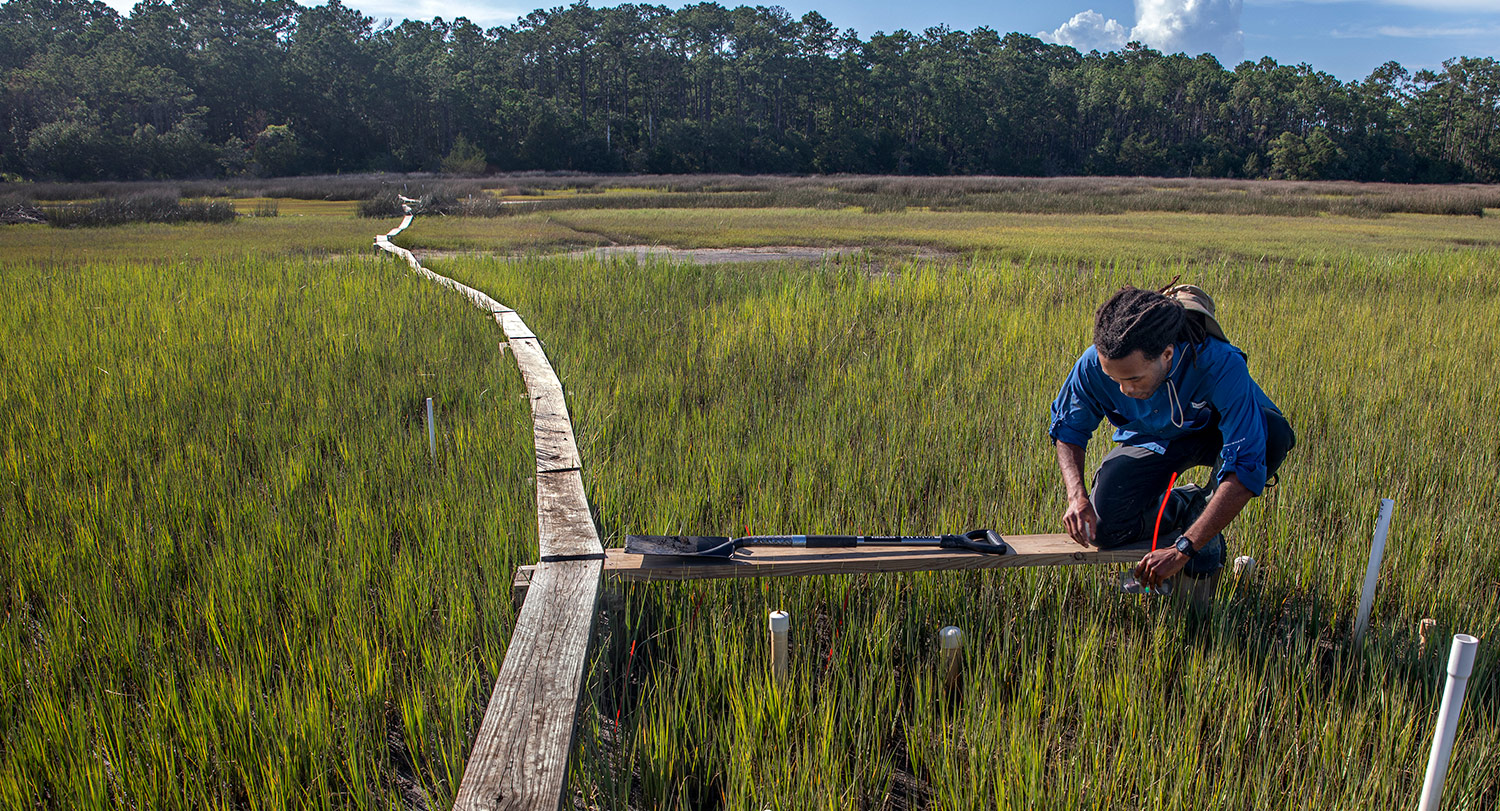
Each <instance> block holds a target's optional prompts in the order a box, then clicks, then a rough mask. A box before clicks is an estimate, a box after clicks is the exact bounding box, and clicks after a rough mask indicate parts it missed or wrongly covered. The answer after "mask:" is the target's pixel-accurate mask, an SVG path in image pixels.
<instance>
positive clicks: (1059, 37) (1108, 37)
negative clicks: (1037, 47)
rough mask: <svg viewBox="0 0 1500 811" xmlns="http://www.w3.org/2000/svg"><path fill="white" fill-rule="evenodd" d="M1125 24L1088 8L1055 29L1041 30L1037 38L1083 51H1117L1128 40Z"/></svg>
mask: <svg viewBox="0 0 1500 811" xmlns="http://www.w3.org/2000/svg"><path fill="white" fill-rule="evenodd" d="M1128 33H1129V32H1127V31H1126V30H1125V26H1123V25H1120V21H1119V20H1115V19H1108V20H1107V19H1105V18H1104V15H1103V14H1100V13H1099V12H1097V11H1095V10H1093V9H1089V10H1088V11H1080V12H1078V13H1077V14H1074V15H1073V19H1071V20H1068V21H1067V22H1065V23H1063V24H1062V25H1060V26H1058V27H1057V30H1056V31H1043V32H1041V33H1040V34H1037V38H1039V39H1043V40H1046V41H1047V42H1053V43H1056V44H1058V45H1071V46H1073V47H1074V48H1077V49H1078V50H1080V51H1083V52H1084V53H1088V52H1089V51H1096V50H1097V51H1118V50H1119V49H1121V48H1123V47H1125V43H1126V42H1127V41H1128Z"/></svg>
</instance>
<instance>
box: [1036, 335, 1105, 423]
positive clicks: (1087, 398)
mask: <svg viewBox="0 0 1500 811" xmlns="http://www.w3.org/2000/svg"><path fill="white" fill-rule="evenodd" d="M1093 352H1094V348H1093V347H1092V346H1091V347H1089V348H1088V350H1087V351H1085V352H1084V353H1083V355H1082V356H1081V357H1079V358H1078V362H1077V363H1074V364H1073V370H1072V371H1070V372H1068V379H1067V380H1064V381H1063V385H1062V390H1061V391H1059V392H1058V393H1057V399H1056V400H1054V401H1053V402H1052V427H1051V428H1049V429H1048V430H1047V434H1048V436H1051V437H1052V439H1053V441H1055V442H1066V443H1068V444H1069V445H1077V446H1078V447H1080V448H1086V447H1088V444H1089V437H1090V436H1092V435H1093V433H1094V429H1095V428H1098V427H1099V420H1101V419H1103V418H1104V409H1103V408H1102V407H1100V405H1099V403H1098V402H1097V401H1096V400H1095V398H1094V397H1093V396H1092V395H1091V394H1090V393H1089V391H1088V389H1087V388H1086V387H1085V385H1084V370H1085V368H1086V367H1087V365H1088V361H1089V356H1090V355H1091V354H1092V353H1093Z"/></svg>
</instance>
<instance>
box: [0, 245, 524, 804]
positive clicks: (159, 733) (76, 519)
mask: <svg viewBox="0 0 1500 811" xmlns="http://www.w3.org/2000/svg"><path fill="white" fill-rule="evenodd" d="M0 289H3V290H4V293H5V297H6V299H7V300H8V303H7V306H6V307H5V308H3V310H0V334H3V335H4V336H5V341H4V348H3V350H0V381H3V382H0V403H3V405H0V604H3V610H4V614H3V619H0V730H3V740H4V743H3V745H0V807H5V808H33V807H50V808H70V809H71V808H193V809H198V808H209V807H213V808H291V807H297V808H303V807H312V808H398V807H404V806H405V807H409V806H411V805H412V804H421V803H423V802H425V803H428V804H430V805H431V806H433V807H436V806H441V805H445V804H446V803H448V802H449V801H450V800H451V797H452V795H453V793H454V791H455V790H456V788H457V783H458V780H459V778H460V776H461V774H462V770H463V764H464V760H465V755H466V753H467V750H468V747H469V745H470V743H471V742H472V739H473V736H474V734H475V732H476V731H477V724H478V720H479V716H478V714H477V713H476V707H482V706H483V703H484V701H485V700H486V699H487V697H488V693H489V690H490V687H491V685H492V683H493V679H494V675H495V673H496V672H497V670H498V669H499V665H500V662H501V660H502V658H503V656H504V652H505V645H506V641H507V639H508V637H509V635H510V631H511V626H512V624H513V621H514V610H513V609H512V606H511V600H510V585H511V576H512V572H513V570H514V567H515V566H517V565H519V564H521V563H528V562H531V561H533V560H534V559H535V556H536V544H535V526H536V525H535V510H534V506H533V504H532V495H531V494H532V492H533V490H532V487H531V486H530V485H529V478H530V477H531V476H532V475H533V473H532V471H533V469H534V468H533V461H532V455H531V450H530V446H531V442H530V433H531V431H530V416H529V412H528V409H527V405H526V401H525V394H524V387H523V386H522V384H521V381H520V378H519V375H518V374H517V373H516V372H515V370H514V367H513V364H508V363H504V362H501V359H500V357H499V356H498V353H497V352H496V349H495V335H494V332H493V328H492V325H490V324H488V323H487V322H486V321H485V320H484V319H482V318H476V317H474V313H473V311H472V308H470V307H468V305H467V303H466V302H463V301H462V300H460V299H457V298H456V297H454V296H452V295H451V294H448V293H446V291H443V290H441V289H439V288H437V287H436V286H435V285H432V284H430V283H423V282H421V281H420V280H418V279H416V278H414V277H412V276H411V275H410V274H408V273H406V272H405V270H404V267H403V266H401V265H399V264H397V263H394V262H386V261H381V260H368V259H367V260H361V261H344V262H339V263H321V262H308V261H284V260H283V261H269V260H265V259H253V258H251V259H239V260H225V261H216V262H207V263H177V264H167V263H163V264H152V265H141V264H113V265H83V266H70V265H61V266H59V265H40V264H19V265H17V264H10V265H0ZM429 396H430V397H433V398H434V399H435V401H436V403H437V411H438V423H437V429H438V431H437V433H438V441H439V452H438V455H437V458H436V460H435V461H432V460H429V458H428V453H427V438H426V431H425V427H424V423H423V419H424V417H423V408H422V404H423V398H425V397H429Z"/></svg>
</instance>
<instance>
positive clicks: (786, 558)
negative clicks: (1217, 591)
mask: <svg viewBox="0 0 1500 811" xmlns="http://www.w3.org/2000/svg"><path fill="white" fill-rule="evenodd" d="M1005 542H1006V543H1007V544H1009V545H1010V548H1011V551H1010V552H1009V553H1008V554H1004V555H987V554H982V553H978V552H965V551H956V550H948V549H932V548H917V549H898V548H895V547H889V546H887V547H880V546H867V547H863V548H852V549H808V548H806V547H801V548H798V547H788V546H755V547H745V548H741V549H737V550H735V553H734V555H733V556H731V557H729V558H692V557H671V556H665V555H634V554H631V553H629V552H626V551H625V550H623V549H606V550H604V576H605V577H607V578H609V579H611V580H632V581H642V580H717V579H722V578H743V577H798V576H806V575H825V574H881V573H896V572H944V571H955V570H964V569H1006V568H1014V567H1029V566H1077V565H1090V564H1092V565H1099V564H1109V563H1135V562H1137V561H1139V560H1140V559H1141V556H1142V555H1144V554H1145V553H1146V552H1147V551H1148V549H1147V547H1145V546H1143V545H1134V544H1132V545H1129V546H1121V547H1116V548H1114V549H1099V548H1098V547H1094V546H1089V547H1083V546H1079V545H1078V544H1076V543H1074V542H1073V539H1071V538H1069V537H1068V536H1067V535H1065V534H1061V533H1056V534H1047V535H1007V536H1005ZM536 568H537V567H535V566H522V567H520V568H518V569H517V570H516V576H515V579H514V580H513V581H512V583H511V594H512V595H513V596H514V598H515V599H516V601H517V602H523V601H524V600H525V599H526V596H527V594H528V592H529V590H530V589H531V587H532V583H533V582H534V580H535V577H536ZM523 604H524V602H523Z"/></svg>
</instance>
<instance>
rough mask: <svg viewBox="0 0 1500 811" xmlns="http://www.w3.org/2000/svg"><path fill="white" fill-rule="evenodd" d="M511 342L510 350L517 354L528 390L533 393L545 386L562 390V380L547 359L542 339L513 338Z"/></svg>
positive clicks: (517, 362) (517, 363) (518, 363)
mask: <svg viewBox="0 0 1500 811" xmlns="http://www.w3.org/2000/svg"><path fill="white" fill-rule="evenodd" d="M509 343H510V351H511V352H512V353H513V354H514V355H515V356H516V365H517V366H519V367H521V377H522V378H524V379H525V380H526V388H527V390H528V391H531V392H532V394H536V393H537V392H539V391H540V390H541V389H543V388H556V389H557V390H558V391H562V381H560V380H558V379H557V373H556V372H554V371H552V364H551V363H550V362H548V360H547V353H546V352H544V351H543V350H542V342H541V341H538V340H537V339H535V338H512V339H511V340H510V342H509Z"/></svg>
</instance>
